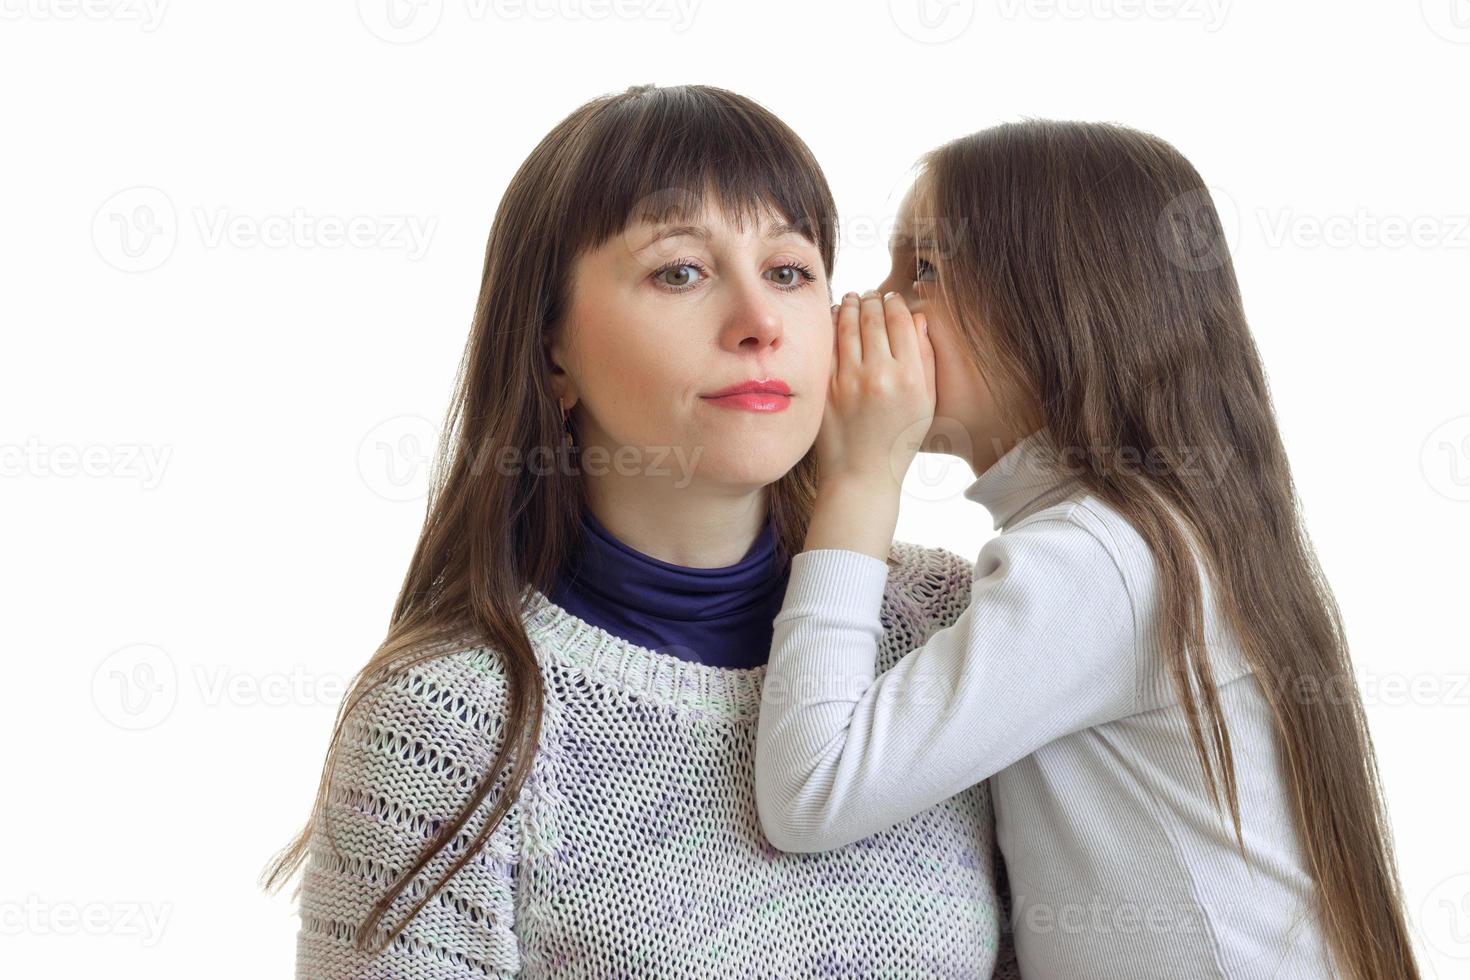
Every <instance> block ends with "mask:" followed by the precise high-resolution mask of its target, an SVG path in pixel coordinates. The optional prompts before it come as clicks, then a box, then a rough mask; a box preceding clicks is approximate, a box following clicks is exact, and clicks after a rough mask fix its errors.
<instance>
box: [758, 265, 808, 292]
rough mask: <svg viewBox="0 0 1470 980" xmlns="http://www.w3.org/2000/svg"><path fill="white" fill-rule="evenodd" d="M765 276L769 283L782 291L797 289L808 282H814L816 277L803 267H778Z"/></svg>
mask: <svg viewBox="0 0 1470 980" xmlns="http://www.w3.org/2000/svg"><path fill="white" fill-rule="evenodd" d="M767 275H768V276H769V277H770V279H771V281H772V282H774V283H775V284H776V285H778V286H780V287H782V288H783V289H797V288H800V287H801V286H803V285H805V284H806V283H809V282H816V279H817V277H816V276H815V275H813V274H812V270H810V269H808V268H807V267H806V266H804V265H778V266H776V268H774V269H771V270H770V271H769V272H768V273H767Z"/></svg>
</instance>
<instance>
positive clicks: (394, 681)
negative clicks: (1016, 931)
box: [267, 86, 1002, 980]
mask: <svg viewBox="0 0 1470 980" xmlns="http://www.w3.org/2000/svg"><path fill="white" fill-rule="evenodd" d="M835 224H836V220H835V208H834V206H833V202H832V198H831V193H830V191H829V189H828V187H827V184H826V181H825V179H824V178H823V176H822V174H821V171H820V170H819V168H818V167H817V165H816V163H815V161H814V160H813V159H812V156H811V154H810V152H809V151H808V150H807V148H806V147H805V145H804V144H802V142H801V141H800V140H799V139H798V138H797V137H796V136H795V134H793V133H792V132H791V131H790V130H789V129H788V128H787V127H786V126H785V125H784V124H782V123H781V122H780V121H779V120H777V119H776V118H775V117H774V116H772V115H771V114H770V113H768V112H767V111H765V110H764V109H762V108H761V107H759V106H757V105H755V104H754V103H752V102H751V101H749V100H748V99H744V98H742V97H739V96H736V95H734V94H732V93H729V92H725V91H722V90H719V89H713V88H706V87H702V86H690V87H681V88H670V89H658V88H653V87H649V86H645V87H639V88H633V89H630V90H628V91H627V92H625V93H623V94H621V95H616V96H610V97H606V98H600V99H596V100H593V101H592V102H590V103H588V104H587V105H585V106H583V107H581V108H580V109H578V110H577V111H575V112H573V113H572V114H571V115H570V116H569V117H567V119H565V120H564V121H563V122H562V123H560V124H559V125H558V126H557V127H556V128H555V129H554V130H552V132H551V133H550V134H549V135H548V136H547V137H546V138H545V139H543V140H542V142H541V143H540V144H539V145H538V146H537V147H536V149H535V150H534V151H532V153H531V155H530V157H529V158H528V159H527V160H526V162H525V163H524V164H523V165H522V167H521V169H520V171H519V172H518V173H517V174H516V175H515V177H514V178H513V179H512V181H511V184H510V187H509V188H508V190H507V191H506V194H505V198H504V200H503V201H502V203H501V207H500V209H499V211H498V212H497V214H496V217H495V221H494V225H493V227H492V229H491V232H490V241H489V245H488V248H487V254H486V262H485V269H484V276H483V282H482V285H481V291H480V298H479V302H478V304H477V308H476V312H475V319H474V325H473V331H472V335H471V337H470V343H469V347H468V349H467V352H466V357H465V360H464V363H463V365H462V377H461V379H460V383H459V387H458V391H457V394H456V397H455V399H454V402H453V405H452V408H451V411H450V416H449V420H448V421H449V424H448V425H446V427H445V429H446V432H447V433H449V435H447V437H446V439H445V443H444V445H443V446H442V447H441V455H442V456H443V459H442V460H441V463H440V466H439V467H438V469H437V470H436V473H435V481H434V484H435V486H434V491H433V492H432V494H431V497H430V501H429V507H428V516H427V520H426V523H425V526H424V530H423V533H422V536H421V539H420V541H419V544H418V547H417V549H416V550H415V553H414V556H413V560H412V564H411V566H410V568H409V571H408V576H407V579H406V581H405V582H404V585H403V589H402V592H401V594H400V596H399V599H398V602H397V605H396V608H395V610H394V615H393V619H392V624H391V628H390V631H389V635H388V637H387V639H386V640H385V642H384V644H383V645H382V647H380V648H379V650H378V651H377V652H376V653H375V654H374V656H373V657H372V659H371V660H370V661H369V663H368V664H367V665H366V666H365V667H364V668H363V670H362V671H361V673H360V674H359V676H358V678H356V679H355V681H354V684H353V686H352V688H351V690H350V691H349V693H348V696H347V698H346V699H345V700H344V704H343V708H342V711H341V712H340V714H339V717H338V723H337V725H336V727H335V729H334V732H333V737H332V743H331V746H330V747H329V750H328V755H327V761H326V765H325V766H324V768H323V773H322V781H321V784H320V787H319V791H318V797H317V801H316V805H315V808H314V811H313V814H312V820H311V821H310V823H309V824H308V826H307V827H306V829H305V830H304V831H303V832H302V834H301V835H300V836H299V837H298V838H297V840H296V841H295V842H294V843H293V844H292V845H291V846H290V847H288V848H287V849H286V850H285V851H283V852H282V854H281V855H280V856H279V857H278V858H277V860H276V861H275V862H274V865H273V867H272V868H271V869H270V873H269V877H268V881H267V887H269V888H275V887H278V886H279V884H280V883H282V882H283V881H284V880H285V879H286V878H287V877H289V876H290V875H291V874H292V873H294V871H295V870H296V869H297V868H298V867H301V866H302V865H303V864H304V865H305V874H304V878H303V882H302V885H303V889H304V894H303V898H302V903H301V930H300V933H299V936H298V967H297V968H298V976H300V977H310V978H313V980H324V978H333V977H363V976H394V977H404V976H412V977H433V978H449V977H468V976H474V977H483V976H487V975H489V976H508V975H512V974H518V975H521V976H529V977H557V978H560V977H583V976H598V977H606V976H639V977H690V976H700V977H720V976H731V977H734V976H741V977H744V976H750V975H754V974H759V975H763V976H781V977H800V976H812V975H817V974H823V973H842V974H844V975H854V974H855V975H869V974H884V975H892V974H897V973H903V974H904V975H915V976H965V977H985V976H989V975H991V971H992V966H993V964H994V962H995V960H996V958H997V946H998V942H999V936H1000V928H999V927H1000V919H1001V918H1002V916H1001V912H1000V909H999V908H998V902H997V896H996V892H995V886H994V873H995V866H994V863H993V861H994V858H993V846H994V845H993V830H992V819H993V818H992V816H991V811H990V799H989V791H988V787H986V786H985V785H983V784H981V785H978V786H976V787H973V788H972V789H971V790H968V791H966V792H965V793H962V794H959V795H957V796H955V797H954V798H952V799H949V800H946V801H944V802H942V803H939V804H937V805H936V806H934V807H932V808H930V809H927V810H925V811H923V812H921V813H918V814H916V815H915V816H914V817H913V818H912V819H910V820H907V821H904V822H902V823H899V824H898V825H897V826H894V827H892V828H889V829H887V830H885V831H883V832H882V833H878V834H874V835H872V836H871V837H868V838H866V839H864V840H860V841H856V842H854V843H853V844H852V845H850V846H848V847H844V848H840V849H837V850H835V851H832V852H830V853H826V854H820V855H804V854H784V853H780V852H778V851H777V850H776V849H775V848H773V847H771V846H770V844H769V842H768V841H767V840H766V839H765V837H764V835H763V834H762V833H761V831H760V827H759V823H758V820H757V815H756V810H755V804H754V789H753V781H752V772H751V766H752V758H753V747H754V734H755V721H756V709H757V707H758V705H759V703H760V701H761V697H762V693H763V692H762V683H761V681H762V677H763V672H764V660H765V657H766V655H767V653H768V650H769V644H770V639H771V623H772V618H773V617H774V615H775V612H776V611H777V609H779V607H780V604H781V600H782V596H783V592H784V588H785V581H786V574H787V571H788V568H789V560H790V556H791V555H792V554H794V553H795V552H796V551H798V550H799V549H800V543H801V541H802V539H803V536H804V533H805V526H806V522H807V517H808V514H809V513H810V510H811V507H812V504H813V501H814V497H815V476H816V474H815V469H814V468H815V460H814V457H813V455H812V453H811V448H812V445H813V443H814V441H815V438H816V435H817V431H818V428H819V426H820V423H821V420H822V414H823V408H824V401H825V399H824V393H825V387H826V383H827V378H828V372H829V370H830V368H831V363H832V353H833V333H832V323H831V317H830V314H829V312H828V308H829V304H830V302H831V299H830V291H829V287H828V279H829V276H830V274H831V270H832V264H833V257H834V251H835V241H834V239H835ZM750 382H760V383H762V384H760V385H757V387H759V388H762V389H763V390H761V391H757V392H754V393H751V392H749V391H747V392H744V393H738V392H737V393H734V394H731V393H729V389H730V388H731V387H732V386H733V387H737V388H738V387H740V386H741V385H745V384H748V383H750ZM888 565H889V568H890V575H889V578H888V582H887V585H886V587H885V599H884V611H883V623H884V627H883V636H882V638H881V642H880V647H881V651H882V652H881V654H880V656H881V657H882V658H885V660H886V662H888V663H891V662H894V661H896V660H897V659H898V657H900V656H901V655H902V654H903V653H904V652H906V651H907V650H908V649H910V648H911V647H913V646H915V645H917V644H918V643H921V642H922V641H923V639H924V638H925V637H926V636H928V635H929V634H931V633H932V632H934V631H935V630H938V629H940V628H942V627H944V626H946V625H948V624H949V623H950V622H952V621H953V619H954V618H955V617H956V616H958V614H959V612H960V611H961V610H962V609H963V608H964V605H965V597H966V594H967V590H968V586H969V580H970V572H971V567H970V565H969V563H968V562H966V561H965V560H964V559H962V558H959V557H958V556H955V555H952V554H950V553H948V552H945V551H941V550H931V549H924V548H919V547H917V546H914V545H909V544H906V543H903V542H895V544H894V547H893V554H892V555H891V556H890V558H889V559H888ZM766 696H768V697H772V696H780V694H779V692H766ZM777 913H779V914H777ZM778 922H779V925H778V924H777V923H778Z"/></svg>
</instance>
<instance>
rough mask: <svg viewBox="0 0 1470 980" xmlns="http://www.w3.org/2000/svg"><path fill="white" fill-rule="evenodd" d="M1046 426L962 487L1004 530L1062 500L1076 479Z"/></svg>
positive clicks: (967, 496) (1012, 448)
mask: <svg viewBox="0 0 1470 980" xmlns="http://www.w3.org/2000/svg"><path fill="white" fill-rule="evenodd" d="M1076 478H1077V477H1076V474H1075V473H1073V472H1071V471H1069V470H1068V468H1067V466H1066V463H1065V461H1064V460H1063V459H1062V458H1061V456H1060V455H1059V454H1058V453H1057V450H1056V448H1055V447H1054V446H1053V445H1052V442H1051V439H1050V438H1049V437H1048V436H1047V433H1046V430H1045V429H1037V430H1036V431H1035V432H1033V433H1031V434H1030V435H1028V436H1027V437H1026V438H1024V439H1022V440H1021V441H1020V442H1018V443H1016V444H1015V445H1014V446H1012V447H1011V448H1010V449H1009V450H1007V451H1006V452H1005V453H1004V454H1003V455H1002V456H1001V457H1000V459H998V460H996V461H995V463H993V464H992V465H991V466H990V468H989V469H987V470H986V471H985V472H984V473H981V474H980V476H979V477H977V478H976V480H975V482H974V483H971V484H970V485H969V486H968V487H966V488H965V492H964V495H965V497H966V498H967V499H969V500H973V501H975V502H976V503H978V504H980V505H981V506H983V507H984V508H985V509H986V510H988V511H990V516H991V517H992V518H994V520H995V530H997V531H1000V530H1003V529H1004V528H1005V527H1007V526H1008V525H1010V524H1013V523H1014V522H1015V521H1016V520H1019V519H1020V518H1022V517H1025V516H1026V515H1027V514H1029V513H1032V512H1034V511H1036V510H1037V509H1039V508H1040V507H1041V506H1043V505H1045V504H1049V503H1054V502H1055V501H1057V500H1060V499H1062V498H1063V497H1064V496H1065V495H1066V493H1067V492H1069V491H1070V490H1071V489H1072V487H1071V485H1072V483H1073V481H1074V480H1076Z"/></svg>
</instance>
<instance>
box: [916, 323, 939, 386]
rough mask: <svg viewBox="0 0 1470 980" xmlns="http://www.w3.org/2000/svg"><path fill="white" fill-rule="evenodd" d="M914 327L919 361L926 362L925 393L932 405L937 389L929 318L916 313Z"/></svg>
mask: <svg viewBox="0 0 1470 980" xmlns="http://www.w3.org/2000/svg"><path fill="white" fill-rule="evenodd" d="M914 326H915V327H916V328H917V329H916V333H917V336H918V344H919V359H920V360H921V361H923V362H924V391H925V392H927V393H928V395H929V401H930V402H931V403H932V402H933V401H934V397H935V393H936V388H935V383H934V345H933V344H931V343H930V342H929V318H928V317H926V316H924V314H922V313H915V314H914Z"/></svg>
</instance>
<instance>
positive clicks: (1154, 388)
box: [755, 121, 1418, 980]
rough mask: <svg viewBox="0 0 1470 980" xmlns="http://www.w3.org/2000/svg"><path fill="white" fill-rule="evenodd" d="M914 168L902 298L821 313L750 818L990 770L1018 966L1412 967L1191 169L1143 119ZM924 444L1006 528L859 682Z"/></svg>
mask: <svg viewBox="0 0 1470 980" xmlns="http://www.w3.org/2000/svg"><path fill="white" fill-rule="evenodd" d="M923 164H924V166H923V168H922V172H921V174H920V177H919V180H918V181H917V182H916V184H915V189H914V190H913V191H912V192H911V193H910V195H909V198H908V199H907V200H906V201H905V203H904V206H903V214H902V215H901V220H900V228H899V229H898V234H897V235H896V237H895V239H894V241H893V243H892V250H893V259H894V264H893V269H894V271H893V273H892V274H891V275H890V278H889V281H888V282H886V283H885V284H884V288H885V289H886V290H890V291H889V292H886V293H884V295H883V296H882V297H880V296H879V295H878V294H877V293H869V294H866V295H865V296H863V297H861V298H859V297H857V296H855V295H852V294H849V295H848V296H847V297H845V298H844V300H843V302H842V303H841V304H839V306H838V307H834V308H833V311H834V317H835V319H836V324H837V339H836V348H837V350H836V360H837V364H838V367H837V370H836V372H835V374H834V376H833V381H832V383H831V385H830V386H829V391H828V410H827V415H826V417H825V419H824V422H823V427H822V430H821V433H820V434H819V436H818V441H817V449H818V459H819V466H820V480H821V482H820V490H819V494H818V501H817V505H816V508H815V510H814V512H813V516H812V521H811V524H810V526H809V530H808V534H807V537H806V540H805V548H806V550H805V551H803V552H802V553H800V554H798V555H797V556H796V557H795V558H794V560H793V563H792V570H791V577H790V580H789V583H788V588H787V592H786V596H785V605H784V606H783V608H782V611H781V613H780V614H779V615H778V616H777V617H776V620H775V631H774V635H773V639H772V649H771V656H770V660H769V663H768V667H767V674H766V680H765V688H764V691H763V698H762V705H761V714H760V720H759V726H758V732H757V740H756V760H755V770H756V772H755V778H756V801H757V808H758V812H759V815H760V819H761V822H762V824H763V827H764V829H765V832H766V834H767V835H768V836H769V837H770V839H771V841H772V842H773V843H774V844H775V845H776V846H777V847H779V848H782V849H784V850H792V851H821V850H823V849H825V848H831V847H839V846H842V845H846V844H850V843H852V842H853V841H856V840H858V839H860V838H863V837H865V836H866V835H869V834H872V833H874V832H876V831H879V830H882V829H883V828H885V827H887V826H889V825H891V824H892V823H893V822H894V821H897V820H902V819H905V818H907V817H909V816H911V815H912V814H914V813H916V812H918V811H919V810H921V809H923V808H924V807H928V806H932V805H933V804H934V802H935V801H937V800H941V799H944V798H945V797H947V796H949V795H950V794H952V793H956V792H959V791H961V790H963V789H965V788H966V787H969V786H972V785H974V784H975V783H977V782H979V781H980V780H984V779H987V778H990V777H993V778H991V785H992V792H993V795H994V800H995V810H996V832H997V835H998V838H999V841H1000V845H1001V850H1002V853H1003V854H1004V857H1005V862H1006V868H1007V871H1008V874H1009V877H1010V886H1011V892H1012V903H1013V913H1012V925H1013V928H1014V930H1015V944H1016V949H1017V953H1018V957H1019V961H1020V967H1021V972H1022V974H1023V975H1025V976H1028V977H1037V978H1042V977H1061V978H1081V977H1087V978H1112V977H1117V978H1126V980H1138V978H1144V977H1167V978H1171V980H1174V978H1181V977H1190V978H1194V977H1232V978H1239V977H1278V978H1282V977H1313V978H1316V977H1349V978H1370V977H1371V978H1395V980H1401V978H1405V977H1410V978H1412V977H1417V976H1418V973H1417V970H1416V967H1415V964H1414V961H1413V957H1412V953H1411V950H1410V943H1409V939H1408V936H1407V930H1406V928H1405V922H1404V917H1403V913H1402V910H1401V901H1402V898H1401V894H1400V889H1399V885H1398V882H1397V879H1396V870H1395V866H1394V860H1393V854H1392V847H1391V844H1390V837H1389V832H1388V825H1387V818H1386V814H1385V811H1384V806H1383V802H1382V799H1381V795H1380V789H1379V786H1378V779H1377V771H1376V763H1375V761H1374V757H1373V751H1372V745H1371V742H1370V739H1369V734H1368V729H1367V727H1366V724H1365V721H1364V713H1363V709H1362V705H1361V702H1360V700H1359V699H1358V696H1357V694H1356V686H1355V684H1354V680H1353V675H1352V669H1351V663H1350V660H1349V657H1348V653H1347V649H1346V644H1345V641H1344V636H1343V630H1342V626H1341V623H1340V621H1339V614H1338V611H1337V608H1336V605H1335V602H1334V599H1333V598H1332V595H1331V593H1330V591H1329V589H1328V587H1327V585H1326V584H1325V582H1324V581H1323V579H1322V576H1321V572H1320V570H1319V568H1318V566H1317V563H1316V560H1315V558H1314V556H1313V553H1312V550H1311V547H1310V545H1309V543H1308V541H1307V538H1306V535H1305V533H1304V531H1303V530H1302V527H1301V520H1300V517H1299V515H1298V511H1297V507H1296V502H1295V500H1294V495H1293V489H1292V483H1291V477H1290V472H1289V469H1288V465H1287V460H1286V457H1285V453H1284V451H1283V448H1282V443H1281V438H1280V435H1279V434H1278V432H1277V427H1276V423H1275V419H1274V417H1273V413H1272V407H1271V402H1270V398H1269V396H1268V393H1267V388H1266V382H1265V378H1264V375H1263V372H1262V369H1261V365H1260V361H1259V357H1258V355H1257V352H1256V348H1255V345H1254V343H1253V341H1252V339H1251V335H1250V333H1249V330H1248V328H1247V326H1246V320H1245V315H1244V313H1243V311H1242V307H1241V301H1240V297H1239V293H1238V287H1237V284H1236V280H1235V275H1234V271H1233V269H1232V267H1231V263H1230V259H1229V256H1228V254H1227V252H1226V250H1225V247H1224V244H1223V242H1222V240H1221V235H1220V227H1219V222H1218V219H1217V217H1216V215H1215V212H1214V210H1213V207H1212V206H1211V205H1210V203H1209V199H1208V196H1207V194H1206V193H1205V191H1204V190H1203V186H1204V184H1203V181H1202V180H1201V179H1200V177H1199V175H1198V174H1197V173H1196V171H1195V170H1194V168H1193V167H1191V166H1190V164H1189V163H1188V162H1187V161H1186V160H1184V159H1183V158H1182V157H1181V155H1180V154H1179V153H1178V152H1177V151H1175V150H1174V149H1173V148H1172V147H1171V146H1169V145H1168V144H1166V143H1164V142H1163V141H1161V140H1159V139H1156V138H1154V137H1152V136H1148V135H1146V134H1143V133H1139V132H1136V131H1133V130H1129V129H1126V128H1122V127H1118V126H1112V125H1102V124H1088V123H1072V122H1048V121H1031V122H1025V123H1019V124H1009V125H1004V126H999V127H996V128H994V129H990V130H985V131H983V132H980V133H976V134H974V135H971V136H968V137H964V138H962V139H958V140H956V141H954V142H951V143H949V144H946V145H944V146H942V147H940V148H939V149H937V150H935V151H933V152H931V153H930V154H928V155H927V156H926V157H925V159H924V161H923ZM911 307H912V311H913V312H912V314H911V312H910V308H911ZM919 436H926V437H927V438H928V440H929V441H928V442H926V443H923V445H929V446H936V447H938V445H939V440H940V439H944V440H947V444H948V445H949V446H950V447H952V448H949V449H948V450H946V451H950V452H952V453H954V454H955V455H958V456H961V457H963V458H965V459H966V461H968V462H969V463H970V465H971V467H972V469H973V471H974V472H976V473H978V474H979V477H978V478H977V479H976V480H974V482H973V483H972V484H971V485H970V486H969V487H968V489H966V490H965V497H966V498H967V499H969V500H972V501H974V502H976V503H979V504H980V505H982V506H983V507H985V508H986V510H987V511H989V513H990V515H991V516H992V517H993V519H994V525H995V527H996V529H998V530H1000V531H1001V533H1000V535H999V536H998V537H996V538H994V539H993V540H991V541H990V542H988V543H987V544H986V545H985V546H984V548H983V549H982V550H981V552H980V556H979V559H978V561H977V563H976V567H975V574H974V579H973V582H972V583H970V584H969V585H968V588H967V596H966V598H967V601H968V608H967V609H966V611H965V612H964V613H963V614H961V616H960V617H959V618H958V619H957V620H956V621H955V622H954V623H953V624H952V625H950V626H948V627H944V628H941V629H938V630H936V631H935V632H934V633H932V634H931V635H929V636H928V637H927V639H926V641H925V642H924V643H923V645H921V646H919V647H918V648H917V649H915V650H913V651H911V652H909V653H908V654H907V655H906V656H904V657H903V659H902V660H901V661H899V662H898V663H897V664H896V665H895V666H893V667H892V668H891V669H889V670H887V671H885V672H883V673H882V674H881V676H879V675H878V672H877V670H876V669H875V663H874V649H875V646H874V644H875V640H876V638H877V637H878V636H879V635H881V631H882V620H881V617H880V615H879V604H878V600H879V597H880V596H881V594H882V592H883V589H884V583H885V579H886V576H887V565H886V564H885V563H884V561H883V559H884V558H885V556H886V555H887V554H888V544H889V541H890V540H891V538H892V531H893V529H894V521H895V519H896V515H897V509H898V496H899V484H900V481H901V479H902V476H903V474H904V471H905V470H906V469H907V467H908V465H909V462H910V461H911V459H912V457H913V454H914V452H915V451H916V450H917V449H918V448H920V446H921V441H920V439H919V438H918V437H919ZM1329 692H1330V693H1329ZM1343 692H1347V693H1346V695H1344V694H1343Z"/></svg>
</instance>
